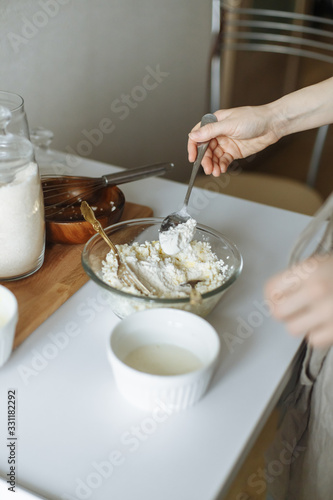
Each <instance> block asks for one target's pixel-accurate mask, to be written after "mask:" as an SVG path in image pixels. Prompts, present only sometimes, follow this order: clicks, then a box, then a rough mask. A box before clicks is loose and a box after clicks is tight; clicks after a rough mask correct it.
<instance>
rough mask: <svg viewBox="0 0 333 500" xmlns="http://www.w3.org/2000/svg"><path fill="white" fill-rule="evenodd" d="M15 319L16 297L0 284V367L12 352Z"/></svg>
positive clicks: (16, 313) (16, 316)
mask: <svg viewBox="0 0 333 500" xmlns="http://www.w3.org/2000/svg"><path fill="white" fill-rule="evenodd" d="M17 320H18V307H17V300H16V297H15V295H14V294H13V293H12V292H11V291H10V290H8V288H6V287H5V286H3V285H0V367H1V366H3V365H4V364H5V363H6V361H7V360H8V359H9V357H10V354H11V352H12V349H13V342H14V336H15V329H16V324H17Z"/></svg>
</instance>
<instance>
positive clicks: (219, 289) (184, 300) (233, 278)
mask: <svg viewBox="0 0 333 500" xmlns="http://www.w3.org/2000/svg"><path fill="white" fill-rule="evenodd" d="M162 221H163V217H145V218H140V219H129V220H125V221H121V222H117V223H116V224H112V225H111V226H108V227H106V228H104V231H105V232H106V233H107V232H108V230H113V229H117V228H119V227H121V226H123V225H125V224H134V223H137V224H140V223H141V224H145V223H147V224H148V223H151V224H157V223H161V222H162ZM197 229H199V230H203V231H204V232H208V233H211V234H212V235H213V236H215V237H217V238H220V239H222V240H223V241H224V242H225V243H227V245H228V246H229V247H230V248H231V249H232V251H233V252H234V253H235V255H236V257H237V259H238V260H239V266H238V269H237V270H236V271H235V272H234V273H233V274H232V275H231V276H230V277H229V278H228V279H227V280H226V281H224V282H223V283H222V285H220V286H219V287H217V288H214V289H213V290H210V291H209V292H205V293H203V294H202V298H203V299H206V298H209V297H213V296H214V295H217V294H219V293H220V292H222V291H223V290H226V289H227V288H229V286H230V285H231V284H232V283H234V281H236V279H237V278H238V276H239V275H240V274H241V272H242V269H243V257H242V254H241V253H240V251H239V250H238V248H237V246H236V245H235V243H233V242H232V241H231V240H230V239H229V238H228V237H226V236H224V234H222V233H219V232H218V231H215V230H214V229H212V228H210V227H209V226H205V225H204V224H197ZM98 239H101V240H102V237H101V236H100V235H99V234H94V235H93V236H92V237H91V238H89V240H88V241H87V242H86V244H85V245H84V247H83V250H82V253H81V263H82V266H83V269H84V270H85V272H86V273H87V275H88V276H89V278H91V279H92V280H93V281H94V282H95V283H97V284H98V285H101V286H102V287H103V288H104V289H105V290H108V291H109V292H112V293H116V294H119V295H120V296H123V297H126V298H130V299H134V300H139V301H140V300H141V301H142V302H147V301H148V302H153V303H156V304H166V305H167V304H175V303H177V304H182V303H183V304H188V303H190V297H175V298H161V297H147V296H145V295H135V294H131V293H128V292H124V291H123V290H120V289H118V288H114V287H112V286H111V285H109V284H108V283H106V282H105V281H103V280H102V279H101V278H100V277H99V276H97V275H96V274H95V272H94V271H92V270H91V268H90V266H89V265H88V264H86V262H85V256H86V255H87V253H88V246H89V245H91V244H92V243H93V242H94V241H96V240H98Z"/></svg>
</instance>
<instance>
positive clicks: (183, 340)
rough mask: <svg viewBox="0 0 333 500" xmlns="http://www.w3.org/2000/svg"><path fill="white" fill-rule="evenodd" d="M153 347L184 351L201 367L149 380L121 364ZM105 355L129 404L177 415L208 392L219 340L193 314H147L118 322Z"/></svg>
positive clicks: (150, 311) (168, 311)
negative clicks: (137, 351) (140, 349)
mask: <svg viewBox="0 0 333 500" xmlns="http://www.w3.org/2000/svg"><path fill="white" fill-rule="evenodd" d="M156 344H158V345H161V344H170V345H174V346H178V347H182V348H184V349H187V350H188V351H190V352H191V353H193V354H194V355H195V356H197V357H198V358H199V360H200V361H201V363H202V366H201V367H200V368H199V369H197V370H195V371H191V372H189V373H184V374H181V375H152V374H149V373H145V372H141V371H138V370H136V369H134V368H131V367H129V366H128V365H126V364H125V363H124V362H123V360H124V359H126V357H127V355H128V354H129V353H131V352H132V351H134V350H135V349H137V348H139V347H141V346H146V345H156ZM107 351H108V357H109V360H110V363H111V367H112V370H113V374H114V377H115V381H116V385H117V387H118V389H119V391H120V392H121V394H122V395H123V396H124V397H125V398H126V399H127V400H128V401H129V402H130V403H132V404H133V405H135V406H137V407H139V408H142V409H145V410H154V408H157V407H160V406H161V405H164V406H166V407H168V409H169V411H179V410H183V409H185V408H187V407H190V406H192V405H193V404H194V403H196V402H197V401H199V400H200V399H201V398H202V397H203V395H204V394H205V393H206V391H207V389H208V386H209V383H210V381H211V378H212V376H213V374H214V371H215V368H216V365H217V363H218V358H219V352H220V340H219V337H218V335H217V333H216V331H215V329H214V328H213V327H212V326H211V325H210V324H209V323H208V321H206V320H204V319H203V318H201V317H199V316H197V315H195V314H193V313H190V312H187V311H181V310H178V309H169V308H160V309H147V310H145V311H140V312H136V313H133V314H132V315H130V316H128V317H126V318H125V319H123V320H122V321H120V322H119V323H117V325H116V326H115V328H114V329H113V331H112V333H111V337H110V338H109V340H108V348H107Z"/></svg>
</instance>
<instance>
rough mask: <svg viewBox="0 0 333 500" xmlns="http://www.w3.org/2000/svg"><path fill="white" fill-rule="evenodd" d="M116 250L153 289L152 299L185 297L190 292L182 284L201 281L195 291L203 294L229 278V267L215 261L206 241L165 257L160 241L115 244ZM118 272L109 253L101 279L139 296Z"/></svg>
mask: <svg viewBox="0 0 333 500" xmlns="http://www.w3.org/2000/svg"><path fill="white" fill-rule="evenodd" d="M117 249H118V251H119V253H120V255H121V257H122V259H123V261H125V262H126V263H127V264H128V265H129V267H130V268H131V269H132V270H133V271H134V272H135V273H136V274H137V276H138V277H139V279H140V277H142V278H143V279H144V280H146V281H147V282H148V283H149V284H150V285H151V286H152V287H153V288H154V289H155V293H154V295H152V296H154V297H160V298H178V297H188V295H189V290H187V289H186V287H185V288H184V287H183V286H181V284H182V283H185V282H187V281H189V280H202V281H201V282H200V283H198V284H197V285H196V289H197V290H198V291H199V292H200V293H201V294H203V293H206V292H208V291H210V290H213V289H215V288H217V287H218V286H220V285H222V283H223V282H224V281H225V280H226V279H227V277H228V276H229V271H230V270H229V266H228V265H226V264H225V263H224V262H223V260H221V259H218V257H217V256H216V255H215V254H214V253H213V252H212V250H211V246H210V244H209V243H208V242H203V241H195V240H193V241H191V243H190V244H189V245H188V246H187V248H186V251H184V252H178V253H177V254H176V255H167V254H165V253H164V252H163V250H162V248H161V245H160V242H159V241H151V242H148V241H146V242H145V243H144V244H139V243H133V244H132V245H127V244H125V245H117ZM117 271H118V266H117V260H116V258H115V255H114V253H113V252H112V251H110V252H109V253H108V254H107V256H106V259H105V261H104V262H103V265H102V276H103V280H104V281H105V282H106V283H108V284H109V285H111V286H112V287H114V288H118V289H120V290H123V291H124V292H128V293H131V294H134V295H141V293H140V292H139V291H138V290H137V289H136V288H135V286H127V285H125V284H124V283H123V282H122V281H121V280H119V278H118V276H117Z"/></svg>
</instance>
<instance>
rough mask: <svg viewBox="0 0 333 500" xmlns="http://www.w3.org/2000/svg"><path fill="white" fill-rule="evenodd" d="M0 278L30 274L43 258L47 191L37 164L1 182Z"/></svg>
mask: <svg viewBox="0 0 333 500" xmlns="http://www.w3.org/2000/svg"><path fill="white" fill-rule="evenodd" d="M0 213H1V217H0V279H6V278H12V277H16V276H20V275H24V274H28V273H30V272H32V271H33V270H35V268H36V267H37V266H38V264H40V262H41V260H42V259H43V254H44V245H45V223H44V204H43V193H42V188H41V183H40V177H39V174H38V167H37V165H36V163H34V162H30V163H28V164H27V165H26V166H25V167H24V168H22V169H20V170H19V171H17V172H16V174H15V177H14V179H13V180H12V181H11V182H8V183H6V184H1V177H0Z"/></svg>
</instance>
